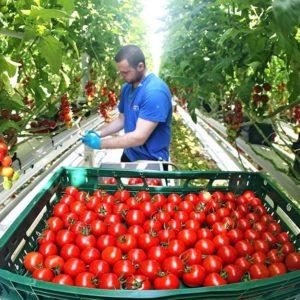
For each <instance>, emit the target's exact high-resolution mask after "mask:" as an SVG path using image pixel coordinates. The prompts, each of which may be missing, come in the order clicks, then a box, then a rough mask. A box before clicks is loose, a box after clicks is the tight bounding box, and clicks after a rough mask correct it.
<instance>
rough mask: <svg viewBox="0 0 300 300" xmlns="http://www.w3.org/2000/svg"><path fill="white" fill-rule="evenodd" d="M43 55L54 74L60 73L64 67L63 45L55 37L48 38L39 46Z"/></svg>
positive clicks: (42, 40) (44, 38) (43, 39)
mask: <svg viewBox="0 0 300 300" xmlns="http://www.w3.org/2000/svg"><path fill="white" fill-rule="evenodd" d="M38 47H39V50H40V52H41V55H42V56H43V57H44V58H45V59H46V61H47V62H48V64H49V65H50V68H51V70H52V71H53V73H58V72H59V69H60V67H61V65H62V55H63V45H62V43H61V42H60V41H58V40H57V39H56V38H54V37H53V36H46V37H43V38H42V39H41V41H40V42H39V44H38Z"/></svg>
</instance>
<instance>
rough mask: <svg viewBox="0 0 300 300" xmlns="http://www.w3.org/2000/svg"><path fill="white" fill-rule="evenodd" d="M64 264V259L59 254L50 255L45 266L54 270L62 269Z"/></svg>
mask: <svg viewBox="0 0 300 300" xmlns="http://www.w3.org/2000/svg"><path fill="white" fill-rule="evenodd" d="M64 264H65V261H64V259H63V258H62V257H61V256H59V255H50V256H48V257H46V259H45V261H44V265H45V268H47V269H52V270H62V269H63V266H64Z"/></svg>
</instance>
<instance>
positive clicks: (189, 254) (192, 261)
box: [180, 248, 202, 266]
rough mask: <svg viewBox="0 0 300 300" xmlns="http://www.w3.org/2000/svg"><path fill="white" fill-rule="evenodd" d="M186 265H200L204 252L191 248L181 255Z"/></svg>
mask: <svg viewBox="0 0 300 300" xmlns="http://www.w3.org/2000/svg"><path fill="white" fill-rule="evenodd" d="M180 258H181V260H182V261H183V262H184V264H185V265H190V266H191V265H199V264H201V262H202V252H201V251H200V250H199V249H196V248H190V249H188V250H186V251H184V252H183V253H182V254H181V255H180Z"/></svg>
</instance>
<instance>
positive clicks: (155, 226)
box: [143, 218, 162, 232]
mask: <svg viewBox="0 0 300 300" xmlns="http://www.w3.org/2000/svg"><path fill="white" fill-rule="evenodd" d="M161 228H162V223H161V222H160V221H159V220H158V219H156V218H154V219H150V220H147V221H146V222H145V223H144V225H143V229H144V230H145V231H146V232H151V231H155V232H157V231H159V230H161Z"/></svg>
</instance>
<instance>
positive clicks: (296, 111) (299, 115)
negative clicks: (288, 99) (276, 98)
mask: <svg viewBox="0 0 300 300" xmlns="http://www.w3.org/2000/svg"><path fill="white" fill-rule="evenodd" d="M293 117H294V120H295V121H296V122H297V123H298V124H300V105H296V106H295V107H294V108H293Z"/></svg>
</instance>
